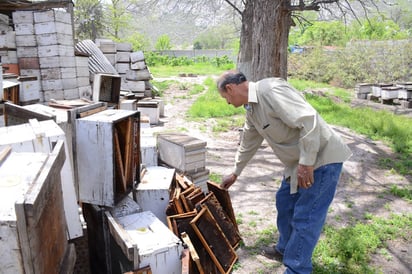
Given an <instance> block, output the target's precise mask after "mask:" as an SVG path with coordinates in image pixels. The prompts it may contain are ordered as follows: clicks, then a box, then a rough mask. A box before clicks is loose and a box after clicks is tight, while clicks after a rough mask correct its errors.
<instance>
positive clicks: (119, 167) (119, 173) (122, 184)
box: [113, 128, 126, 192]
mask: <svg viewBox="0 0 412 274" xmlns="http://www.w3.org/2000/svg"><path fill="white" fill-rule="evenodd" d="M113 141H114V154H115V169H116V178H117V179H116V186H117V187H119V190H121V191H122V192H125V191H126V178H125V170H124V166H123V157H122V152H121V149H120V142H119V134H118V132H117V129H116V128H114V140H113ZM119 180H120V181H119Z"/></svg>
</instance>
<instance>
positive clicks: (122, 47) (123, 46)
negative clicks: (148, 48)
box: [116, 43, 132, 53]
mask: <svg viewBox="0 0 412 274" xmlns="http://www.w3.org/2000/svg"><path fill="white" fill-rule="evenodd" d="M116 50H117V52H119V51H127V52H129V53H130V52H131V51H132V44H130V43H116Z"/></svg>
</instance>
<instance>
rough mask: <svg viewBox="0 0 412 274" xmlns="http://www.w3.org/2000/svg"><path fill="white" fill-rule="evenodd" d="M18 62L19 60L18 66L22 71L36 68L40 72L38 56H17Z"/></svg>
mask: <svg viewBox="0 0 412 274" xmlns="http://www.w3.org/2000/svg"><path fill="white" fill-rule="evenodd" d="M18 62H19V67H20V69H21V70H22V71H23V70H36V71H38V72H39V74H40V62H39V58H38V57H19V58H18ZM21 74H22V75H27V74H23V72H21ZM39 76H40V75H39ZM39 79H40V78H39Z"/></svg>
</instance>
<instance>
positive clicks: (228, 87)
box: [225, 84, 233, 93]
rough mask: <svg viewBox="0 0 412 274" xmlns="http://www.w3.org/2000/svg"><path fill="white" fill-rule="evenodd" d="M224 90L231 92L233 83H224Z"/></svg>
mask: <svg viewBox="0 0 412 274" xmlns="http://www.w3.org/2000/svg"><path fill="white" fill-rule="evenodd" d="M225 89H226V92H228V93H229V92H232V91H233V84H226V86H225Z"/></svg>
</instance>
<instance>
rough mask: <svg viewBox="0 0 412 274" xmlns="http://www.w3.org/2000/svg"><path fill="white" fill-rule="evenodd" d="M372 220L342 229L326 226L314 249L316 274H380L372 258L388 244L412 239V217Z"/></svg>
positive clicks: (406, 215) (371, 218) (393, 216)
mask: <svg viewBox="0 0 412 274" xmlns="http://www.w3.org/2000/svg"><path fill="white" fill-rule="evenodd" d="M369 218H370V219H369ZM369 218H368V219H369V220H368V222H367V223H357V224H355V225H354V226H350V227H345V228H340V229H337V228H333V227H331V226H328V225H326V226H325V227H324V231H323V233H324V235H325V238H323V239H321V240H320V241H319V243H318V245H317V246H316V248H315V252H314V256H313V260H314V273H322V274H326V273H342V274H363V273H377V272H376V271H377V270H376V269H373V268H371V267H369V265H368V264H369V260H370V254H372V253H376V252H377V251H378V250H381V249H385V241H387V240H391V239H394V238H399V237H401V238H402V237H407V239H408V240H410V239H411V236H410V235H411V232H412V214H403V215H395V214H393V215H391V217H390V218H389V219H384V218H376V217H373V216H369ZM405 239H406V238H405ZM381 252H382V251H381Z"/></svg>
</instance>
